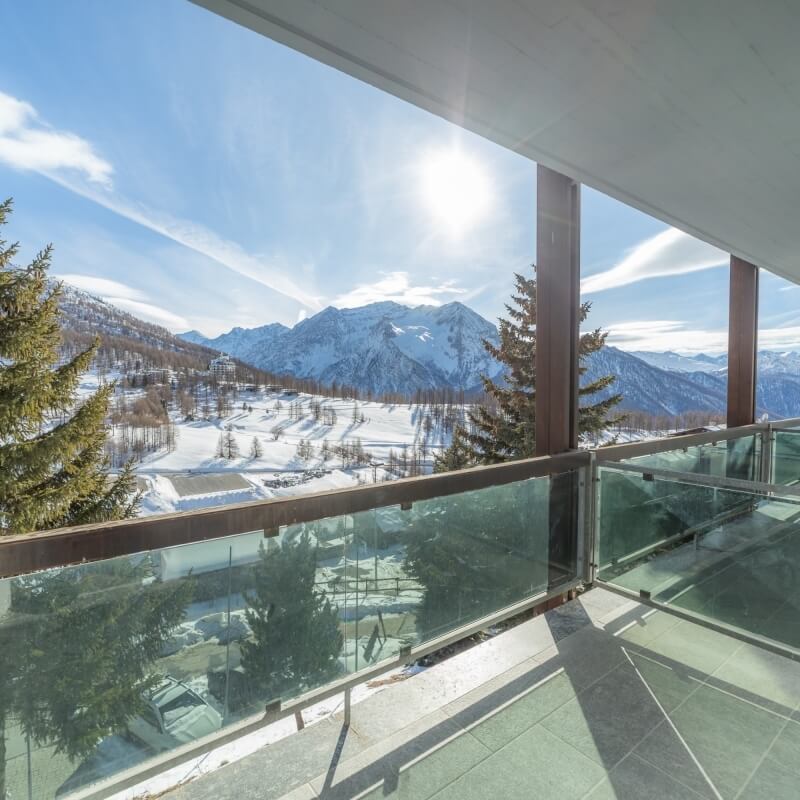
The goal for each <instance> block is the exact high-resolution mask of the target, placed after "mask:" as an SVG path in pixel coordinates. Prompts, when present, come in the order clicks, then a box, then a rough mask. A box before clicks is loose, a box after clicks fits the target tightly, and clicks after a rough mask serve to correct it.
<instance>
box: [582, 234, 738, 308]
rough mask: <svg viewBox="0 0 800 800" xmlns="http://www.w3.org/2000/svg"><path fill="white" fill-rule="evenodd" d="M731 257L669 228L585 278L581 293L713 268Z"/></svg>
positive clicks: (600, 290)
mask: <svg viewBox="0 0 800 800" xmlns="http://www.w3.org/2000/svg"><path fill="white" fill-rule="evenodd" d="M728 258H729V256H728V255H727V254H726V253H724V252H723V251H722V250H720V249H718V248H716V247H713V246H712V245H710V244H706V243H705V242H701V241H700V240H699V239H695V238H693V237H692V236H689V235H688V234H686V233H683V231H679V230H677V229H676V228H669V229H667V230H665V231H662V232H661V233H659V234H657V235H656V236H653V237H651V238H650V239H646V240H645V241H643V242H640V243H639V244H638V245H636V246H635V247H634V248H633V249H632V250H630V251H629V252H628V253H627V254H626V255H625V257H624V258H623V259H622V261H620V262H619V263H618V264H616V265H615V266H613V267H612V268H611V269H609V270H606V271H605V272H600V273H598V274H597V275H590V276H589V277H587V278H584V279H583V281H581V292H582V293H583V294H591V293H592V292H603V291H606V290H607V289H615V288H617V287H619V286H627V285H628V284H630V283H636V282H637V281H643V280H647V279H648V278H659V277H663V276H665V275H682V274H685V273H687V272H697V271H699V270H704V269H710V268H711V267H718V266H721V265H722V264H726V263H727V262H728Z"/></svg>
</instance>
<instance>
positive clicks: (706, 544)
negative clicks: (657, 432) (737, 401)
mask: <svg viewBox="0 0 800 800" xmlns="http://www.w3.org/2000/svg"><path fill="white" fill-rule="evenodd" d="M599 477H600V498H601V499H600V508H599V515H600V519H599V536H600V540H599V552H600V559H601V569H600V572H599V577H600V579H601V580H603V581H606V582H608V583H611V584H615V585H617V586H620V587H622V588H624V589H627V590H630V591H633V592H636V593H641V592H645V593H647V594H648V595H649V596H650V597H651V598H652V599H653V600H655V601H658V602H661V603H665V604H668V605H672V606H675V607H677V608H680V609H682V610H683V611H685V612H688V613H692V614H697V615H698V616H701V617H704V618H706V619H710V620H713V621H715V622H719V623H723V624H725V625H729V626H732V627H734V628H738V629H741V630H743V631H746V632H747V633H750V634H753V635H756V636H761V637H765V638H768V639H772V640H774V641H776V642H778V643H780V644H783V645H788V646H790V647H793V648H800V500H796V499H794V498H784V497H775V496H766V495H764V494H758V493H755V492H748V491H739V490H734V489H728V488H718V487H713V486H706V485H697V484H692V483H690V482H688V481H683V480H681V481H675V480H666V479H664V478H661V477H658V476H646V474H642V475H637V474H635V473H631V472H621V471H615V470H613V469H607V468H602V469H601V470H600V474H599Z"/></svg>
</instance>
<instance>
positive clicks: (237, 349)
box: [185, 302, 500, 395]
mask: <svg viewBox="0 0 800 800" xmlns="http://www.w3.org/2000/svg"><path fill="white" fill-rule="evenodd" d="M185 336H186V338H188V339H189V340H190V341H193V342H196V343H199V344H204V345H206V346H207V347H212V348H214V349H217V350H222V351H224V352H227V353H229V354H230V355H232V356H235V357H236V358H239V359H241V360H242V361H247V362H248V363H250V364H253V365H254V366H257V367H260V368H261V369H265V370H268V371H270V372H275V373H278V374H290V375H294V376H296V377H299V378H312V379H315V380H319V381H322V382H323V383H327V384H332V383H334V382H335V383H338V384H340V385H341V384H344V385H348V386H357V387H358V388H359V389H361V390H362V391H365V392H370V391H371V392H373V393H374V394H376V395H380V394H384V393H387V392H402V393H406V394H411V393H413V392H414V391H415V390H416V389H432V388H441V387H453V388H457V389H464V390H466V391H469V390H471V389H475V388H477V387H478V386H479V385H480V380H481V377H480V376H481V375H482V374H488V375H492V376H495V375H497V374H498V372H499V371H500V365H499V364H498V363H497V362H496V361H495V360H494V359H493V358H491V357H490V356H489V355H488V354H487V353H486V350H485V349H484V347H483V339H489V340H492V341H496V340H497V329H496V328H495V326H494V325H492V323H491V322H489V321H488V320H486V319H484V318H483V317H481V316H480V315H479V314H476V313H475V312H474V311H472V309H470V308H468V307H467V306H465V305H463V304H462V303H457V302H455V303H447V304H446V305H443V306H417V307H416V308H409V307H408V306H403V305H400V304H399V303H392V302H383V303H372V304H370V305H366V306H362V307H360V308H345V309H338V308H333V307H332V306H329V307H328V308H326V309H324V310H323V311H320V312H319V313H318V314H315V315H314V316H312V317H309V318H308V319H305V320H303V321H302V322H299V323H298V324H297V325H295V326H294V327H293V328H286V327H285V326H283V325H277V324H273V325H264V326H262V327H260V328H251V329H244V328H234V329H233V330H231V331H229V332H228V333H225V334H223V335H222V336H218V337H217V338H215V339H204V338H202V337H200V336H198V334H197V333H196V332H195V331H192V332H190V333H189V334H188V335H185Z"/></svg>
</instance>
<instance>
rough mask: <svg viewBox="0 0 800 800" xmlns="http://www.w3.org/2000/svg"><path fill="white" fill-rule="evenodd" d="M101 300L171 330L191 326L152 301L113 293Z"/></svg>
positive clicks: (182, 329)
mask: <svg viewBox="0 0 800 800" xmlns="http://www.w3.org/2000/svg"><path fill="white" fill-rule="evenodd" d="M103 300H105V301H106V302H107V303H111V305H112V306H116V307H117V308H121V309H122V310H123V311H127V312H128V313H130V314H133V315H134V316H135V317H139V319H143V320H146V321H147V322H153V323H155V324H156V325H161V326H163V327H164V328H169V329H170V330H172V331H185V330H188V329H189V328H190V327H191V325H189V323H188V322H187V321H186V319H185V318H184V317H181V316H179V315H178V314H173V313H172V312H171V311H167V310H166V309H165V308H161V307H160V306H155V305H153V304H152V303H144V302H142V301H141V300H132V299H131V298H130V297H114V296H113V295H109V296H106V297H103Z"/></svg>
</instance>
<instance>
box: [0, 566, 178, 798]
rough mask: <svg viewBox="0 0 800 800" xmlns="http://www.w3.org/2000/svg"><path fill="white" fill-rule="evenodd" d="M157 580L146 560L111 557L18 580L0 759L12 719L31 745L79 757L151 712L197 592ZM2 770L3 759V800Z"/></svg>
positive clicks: (6, 628)
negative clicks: (149, 703) (169, 652)
mask: <svg viewBox="0 0 800 800" xmlns="http://www.w3.org/2000/svg"><path fill="white" fill-rule="evenodd" d="M149 576H150V569H149V563H148V562H147V561H140V562H138V563H136V562H135V561H134V560H133V559H113V560H110V561H103V562H98V563H96V564H88V565H85V566H78V567H70V568H66V569H63V570H58V571H49V572H47V573H39V574H37V575H36V576H35V577H31V578H19V579H16V580H14V581H13V583H12V587H11V589H12V594H11V599H12V610H11V612H9V613H8V614H7V615H6V616H5V617H4V619H3V620H2V622H0V648H1V649H2V653H3V655H2V656H0V662H2V661H6V662H7V663H6V664H3V666H4V670H3V672H2V674H0V756H1V755H2V749H3V745H4V736H3V733H2V732H3V728H4V723H5V721H6V720H7V719H8V718H10V717H13V718H14V720H15V721H16V723H17V725H18V726H19V728H20V729H21V731H22V733H23V734H24V735H25V736H28V737H30V740H31V741H33V742H35V743H37V744H38V745H41V746H45V745H54V746H55V750H56V752H57V753H64V754H66V755H67V757H68V758H70V759H71V760H77V759H82V758H86V757H87V756H89V755H90V754H91V753H92V752H93V751H94V749H95V748H96V747H97V744H98V742H99V741H100V740H101V739H102V738H103V737H105V736H108V735H110V734H112V733H115V732H119V731H120V730H123V729H124V727H125V723H126V722H127V720H128V719H130V718H131V717H133V716H135V715H136V714H138V713H140V712H141V711H142V710H143V707H144V700H143V695H144V694H145V693H146V692H147V691H149V690H150V689H152V688H153V687H154V686H155V685H156V684H157V683H158V682H159V680H160V677H159V676H158V675H157V674H156V673H155V672H154V670H153V664H154V662H155V660H156V659H157V658H158V657H159V655H160V654H161V650H162V647H163V645H164V643H165V642H166V641H167V640H168V639H169V637H170V635H171V634H172V631H173V630H174V628H175V626H176V625H178V624H179V623H180V622H181V621H182V620H183V618H184V615H185V610H186V607H187V605H188V604H189V603H190V602H191V599H192V591H193V582H192V581H191V580H183V581H180V582H170V583H166V584H164V583H160V582H158V581H156V582H147V581H146V580H145V579H146V578H148V577H149ZM3 770H4V760H3V759H2V758H0V797H4V796H5V795H4V794H3V788H2V787H3V782H4V776H3ZM34 796H36V795H35V794H34Z"/></svg>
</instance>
